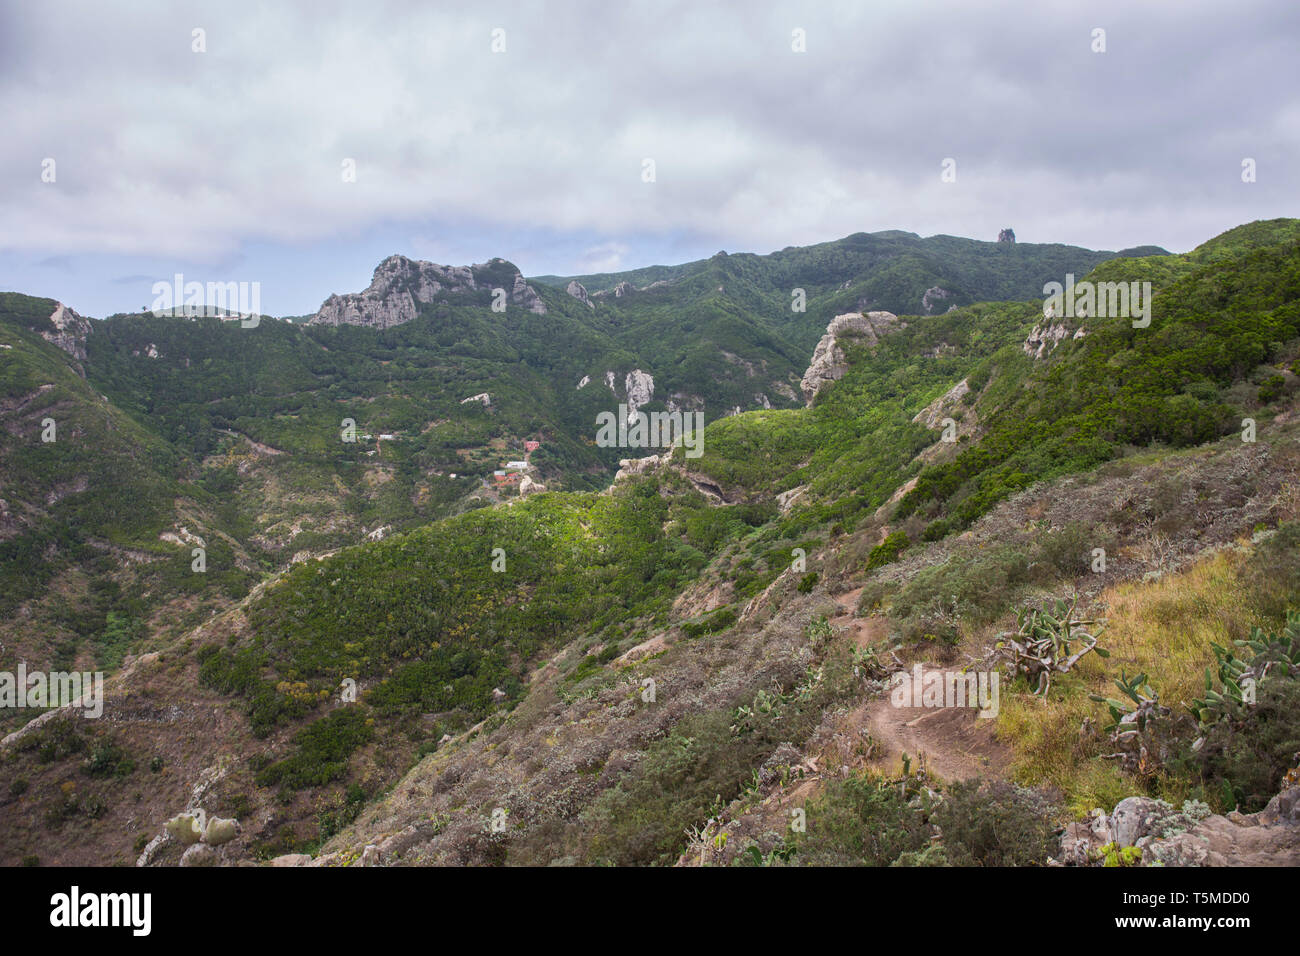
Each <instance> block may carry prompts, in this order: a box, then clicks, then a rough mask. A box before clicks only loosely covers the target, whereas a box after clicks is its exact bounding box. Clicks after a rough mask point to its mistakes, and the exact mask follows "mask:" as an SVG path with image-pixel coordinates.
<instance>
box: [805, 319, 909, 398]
mask: <svg viewBox="0 0 1300 956" xmlns="http://www.w3.org/2000/svg"><path fill="white" fill-rule="evenodd" d="M898 327H899V321H898V316H896V315H894V313H892V312H867V313H865V314H863V313H858V312H846V313H844V314H843V315H837V316H835V318H833V319H831V322H830V324H829V325H827V326H826V334H825V335H823V336H822V339H821V341H820V342H818V343H817V348H816V349H814V350H813V357H812V363H811V364H810V365H809V366H808V371H806V372H804V375H803V381H801V382H800V383H799V387H800V388H801V389H802V390H803V397H804V401H805V402H806V403H807V404H808V405H809V406H810V407H811V405H812V403H813V400H814V399H816V398H817V395H818V394H819V393H820V392H821V390H822V388H823V387H825V385H826V383H827V382H835V381H838V380H839V379H841V378H843V377H844V373H845V372H847V371H848V369H849V366H848V362H847V361H846V360H845V358H844V350H843V349H842V348H840V345H839V342H838V341H837V339H838V338H839V337H840V336H848V337H853V338H857V339H860V340H861V341H863V342H865V344H867V345H875V344H876V343H877V342H879V341H880V337H881V336H882V335H885V334H886V333H888V332H890V331H892V330H893V329H895V328H898Z"/></svg>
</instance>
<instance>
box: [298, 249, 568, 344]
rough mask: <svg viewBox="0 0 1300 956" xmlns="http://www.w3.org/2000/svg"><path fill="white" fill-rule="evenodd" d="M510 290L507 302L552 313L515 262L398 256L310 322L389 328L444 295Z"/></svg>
mask: <svg viewBox="0 0 1300 956" xmlns="http://www.w3.org/2000/svg"><path fill="white" fill-rule="evenodd" d="M495 289H504V290H505V292H506V297H507V301H508V302H510V303H511V304H513V305H516V306H519V307H520V308H524V309H528V311H530V312H533V313H536V314H538V315H544V314H545V313H546V303H544V302H543V301H542V299H541V297H540V296H538V294H537V291H536V290H535V289H534V288H533V287H532V286H530V285H529V284H528V283H527V281H525V279H524V277H523V275H522V274H521V273H520V271H519V269H518V267H517V266H515V264H514V263H512V262H510V261H508V260H506V259H502V258H500V257H497V258H493V259H489V260H488V261H487V262H484V263H476V264H474V265H469V266H445V265H440V264H439V263H436V262H425V261H424V260H421V259H411V258H409V257H407V256H403V255H400V254H394V255H391V256H388V257H387V258H385V259H384V260H382V261H381V262H380V263H379V265H377V266H375V271H374V275H373V276H372V278H371V280H370V285H369V286H367V287H366V288H365V289H364V290H363V291H361V292H348V293H343V294H338V293H335V294H334V295H331V296H330V297H329V298H328V299H326V300H325V301H324V303H322V304H321V307H320V310H319V311H318V312H317V313H316V315H314V316H313V317H312V318H311V320H310V322H309V323H308V324H310V325H361V326H366V327H368V328H378V329H387V328H391V327H392V326H394V325H402V324H404V323H406V322H410V321H412V320H413V319H415V318H416V317H417V316H418V315H419V314H420V306H421V305H427V304H428V303H430V302H433V301H434V300H435V299H436V298H438V297H439V296H443V295H456V296H460V295H470V294H479V293H485V292H486V293H491V292H492V291H493V290H495Z"/></svg>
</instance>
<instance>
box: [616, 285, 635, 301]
mask: <svg viewBox="0 0 1300 956" xmlns="http://www.w3.org/2000/svg"><path fill="white" fill-rule="evenodd" d="M635 291H636V288H635V287H634V286H633V285H632V283H630V282H620V283H619V284H618V285H616V286H614V298H616V299H621V298H623V296H625V295H631V294H632V293H633V292H635Z"/></svg>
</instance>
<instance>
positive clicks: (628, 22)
mask: <svg viewBox="0 0 1300 956" xmlns="http://www.w3.org/2000/svg"><path fill="white" fill-rule="evenodd" d="M1098 28H1100V29H1103V30H1105V52H1094V48H1095V46H1096V45H1097V44H1096V40H1095V34H1094V31H1095V30H1096V29H1098ZM195 30H201V31H203V34H202V38H203V46H204V50H203V51H202V52H195V50H194V47H195V45H196V43H195V34H194V31H195ZM494 31H503V32H494ZM796 31H803V32H802V34H797V33H796ZM800 38H802V44H803V46H804V49H803V51H799V50H798V49H797V47H799V46H800ZM1298 40H1300V7H1297V5H1295V4H1294V3H1290V2H1288V0H1244V2H1241V3H1238V4H1235V5H1232V6H1226V5H1223V4H1218V3H1210V2H1202V0H1193V2H1183V3H1177V4H1173V3H1169V4H1149V5H1144V6H1143V7H1141V8H1135V7H1134V6H1133V5H1132V4H1126V3H1116V2H1103V3H1097V4H1091V5H1089V8H1088V9H1086V10H1079V9H1077V8H1076V5H1075V4H1072V3H1068V2H1064V0H1047V2H1043V0H1034V2H1025V0H1015V2H1011V0H1007V2H1002V3H997V4H993V5H992V7H991V8H990V7H989V6H988V5H985V8H984V9H980V10H975V9H970V8H969V5H967V4H962V3H959V2H904V0H891V2H883V3H877V4H872V5H870V7H869V8H868V7H867V5H865V4H861V3H851V2H841V3H827V4H818V5H815V6H813V5H807V6H805V5H803V4H798V3H779V2H762V3H740V2H732V3H722V4H713V5H710V6H708V7H704V6H702V5H699V4H692V3H666V4H653V5H652V4H629V5H626V6H624V5H617V6H611V5H607V4H600V3H597V2H576V3H564V4H524V3H515V4H503V5H501V6H499V7H496V8H484V7H482V6H481V5H479V4H474V3H469V2H459V3H446V4H440V5H439V7H438V9H436V10H431V9H428V8H426V7H423V6H420V5H416V4H405V3H396V2H377V3H372V4H368V5H366V6H365V7H364V8H361V9H357V8H354V7H351V6H347V5H344V4H342V3H321V4H316V5H314V6H312V7H311V8H308V9H304V10H299V11H287V10H266V9H262V8H259V7H257V6H255V5H253V4H239V3H234V4H231V3H223V4H216V3H210V2H199V3H189V4H180V5H164V4H161V3H145V4H138V5H133V6H132V7H131V8H130V9H129V10H112V11H110V10H108V9H105V8H104V7H103V6H102V5H99V4H94V3H90V2H54V3H47V4H42V5H40V6H38V7H19V6H17V5H7V6H5V7H3V8H0V78H2V79H3V85H2V86H0V102H2V103H3V109H4V115H5V117H6V120H7V127H8V128H7V130H6V137H5V139H4V142H3V145H0V221H2V222H3V223H4V228H3V229H2V230H0V288H3V289H12V290H15V291H22V292H27V293H31V294H38V295H48V296H50V297H53V298H58V299H60V300H62V301H64V302H67V303H68V304H69V305H71V306H73V307H74V308H76V309H77V310H79V311H81V312H83V313H85V314H89V315H105V314H109V313H112V312H117V311H130V310H135V309H139V308H141V307H142V306H143V305H145V304H147V303H148V301H149V299H150V296H149V289H150V287H151V285H152V283H153V282H155V281H159V280H170V278H171V276H172V275H173V274H174V273H176V272H183V273H185V274H186V276H187V278H191V277H192V278H195V279H198V280H201V281H204V280H254V281H258V282H260V283H261V287H262V305H263V308H264V309H265V311H266V312H268V313H270V314H301V313H305V312H311V311H314V310H315V309H316V308H317V307H318V306H319V305H320V303H321V301H322V300H323V299H324V298H325V297H326V296H327V295H328V294H330V293H331V292H343V291H355V290H358V289H361V288H363V287H364V286H365V285H366V284H367V283H368V282H369V280H370V274H371V271H372V270H373V268H374V266H375V264H376V263H377V262H378V261H379V260H380V259H382V258H383V257H384V256H386V255H389V254H392V253H402V254H405V255H409V256H412V257H417V258H424V259H432V260H434V261H438V262H444V263H450V264H462V263H470V262H482V261H485V260H486V259H489V258H492V257H494V256H502V257H505V258H508V259H510V260H512V261H513V262H515V263H516V264H517V265H519V267H520V268H521V269H522V270H523V271H524V272H525V274H527V275H540V274H551V273H553V274H561V275H566V274H582V273H590V272H604V271H616V270H620V269H631V268H637V267H641V266H646V265H652V264H670V263H677V262H683V261H688V260H691V259H697V258H702V257H705V256H708V255H710V254H712V253H713V252H716V251H717V250H719V249H726V250H727V251H729V252H741V251H744V252H760V253H762V252H770V251H773V250H776V249H781V248H784V247H786V246H791V245H807V244H811V243H816V242H825V241H829V240H833V239H837V238H840V237H842V236H845V235H849V234H851V233H855V232H876V231H880V230H886V229H901V230H905V231H908V232H915V233H918V234H920V235H923V236H925V235H933V234H938V233H943V234H951V235H959V236H968V237H971V238H976V239H989V240H992V239H994V238H995V237H996V235H997V232H998V230H999V229H1000V228H1003V227H1008V226H1009V227H1012V228H1014V229H1015V231H1016V235H1017V238H1018V239H1019V240H1020V241H1021V242H1063V243H1070V244H1075V245H1081V246H1088V247H1091V248H1097V249H1112V250H1116V249H1121V248H1125V247H1131V246H1137V245H1145V244H1155V245H1161V246H1164V247H1165V248H1167V249H1170V250H1172V251H1185V250H1187V249H1189V248H1192V247H1193V246H1195V245H1197V244H1199V243H1200V242H1203V241H1204V240H1206V239H1208V238H1210V237H1211V236H1213V235H1215V234H1217V233H1219V232H1222V231H1223V230H1225V229H1228V228H1231V227H1232V226H1235V225H1238V224H1240V223H1242V222H1247V221H1250V220H1252V219H1259V218H1274V217H1277V216H1295V215H1300V201H1298V200H1297V196H1300V174H1298V173H1297V163H1296V154H1297V150H1298V148H1300V99H1298V97H1297V92H1296V91H1297V84H1296V83H1295V82H1294V78H1295V67H1294V65H1293V61H1294V51H1295V49H1296V48H1297V47H1298V46H1300V43H1298V42H1297V41H1298ZM494 47H495V50H494ZM1288 77H1289V78H1290V80H1289V81H1288V79H1287V78H1288ZM949 158H951V159H953V160H955V161H956V173H957V175H956V181H954V182H944V181H942V178H941V173H942V171H943V163H944V160H946V159H949ZM1247 158H1250V159H1253V160H1254V161H1255V164H1256V170H1257V173H1256V175H1257V180H1256V181H1255V182H1251V183H1246V182H1243V181H1242V162H1243V160H1244V159H1247ZM48 159H53V160H54V161H55V164H56V166H55V168H56V170H57V176H56V178H55V181H54V182H43V181H42V171H43V168H44V164H45V162H46V160H48ZM647 159H650V160H653V162H654V181H653V182H647V181H646V180H645V175H644V171H645V169H646V166H645V161H646V160H647ZM346 160H352V161H353V162H354V163H355V173H356V175H355V181H348V180H347V177H346V176H345V175H344V174H343V173H344V167H343V164H344V162H345V161H346Z"/></svg>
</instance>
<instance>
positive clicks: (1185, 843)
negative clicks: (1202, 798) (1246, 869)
mask: <svg viewBox="0 0 1300 956" xmlns="http://www.w3.org/2000/svg"><path fill="white" fill-rule="evenodd" d="M1129 848H1132V849H1131V850H1129ZM1125 850H1129V854H1128V855H1129V856H1130V859H1131V860H1132V861H1133V862H1136V863H1140V864H1141V865H1143V866H1295V865H1297V864H1298V863H1300V787H1290V788H1288V789H1285V790H1283V791H1282V792H1281V793H1279V794H1278V795H1277V796H1275V797H1274V798H1273V799H1272V800H1270V801H1269V803H1268V806H1266V807H1265V808H1264V809H1263V810H1261V811H1259V812H1258V813H1238V812H1236V811H1233V812H1232V813H1229V814H1228V815H1227V816H1222V815H1219V814H1211V813H1210V811H1209V808H1208V807H1206V806H1205V804H1203V803H1196V802H1195V801H1190V800H1189V801H1187V802H1185V803H1184V804H1183V806H1182V809H1175V808H1174V807H1173V806H1172V805H1171V804H1168V803H1165V802H1164V801H1163V800H1153V799H1151V798H1149V797H1127V798H1125V799H1124V800H1121V801H1120V802H1119V803H1117V804H1116V805H1115V809H1114V810H1113V811H1112V812H1111V814H1110V815H1109V816H1107V815H1106V813H1105V812H1104V811H1102V810H1093V811H1092V812H1091V813H1090V814H1089V815H1088V818H1087V819H1086V820H1084V821H1083V822H1079V823H1071V824H1069V825H1068V826H1067V827H1066V828H1065V832H1064V833H1063V834H1062V835H1061V852H1060V856H1059V858H1058V862H1060V863H1063V864H1065V865H1067V866H1105V865H1115V864H1117V863H1119V862H1120V861H1121V860H1123V859H1124V855H1125V854H1124V851H1125Z"/></svg>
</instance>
